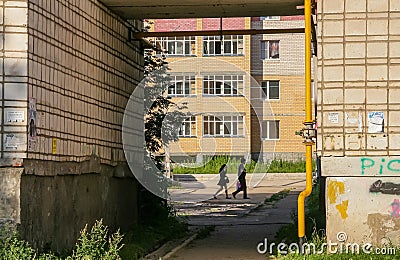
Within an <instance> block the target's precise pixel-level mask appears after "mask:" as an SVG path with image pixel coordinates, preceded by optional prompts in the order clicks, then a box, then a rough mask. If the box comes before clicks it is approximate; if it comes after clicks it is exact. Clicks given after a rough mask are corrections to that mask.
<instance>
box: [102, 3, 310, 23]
mask: <svg viewBox="0 0 400 260" xmlns="http://www.w3.org/2000/svg"><path fill="white" fill-rule="evenodd" d="M101 2H102V3H103V4H104V5H106V6H107V7H108V8H109V9H110V10H112V11H114V12H115V13H117V14H118V15H120V16H121V17H123V18H125V19H144V18H190V17H192V18H197V17H255V16H270V15H280V16H284V15H302V14H303V13H304V11H303V9H302V8H299V7H300V6H302V5H303V1H302V0H245V1H243V0H229V1H227V0H218V1H210V0H187V1H178V0H173V1H163V0H135V1H132V0H101Z"/></svg>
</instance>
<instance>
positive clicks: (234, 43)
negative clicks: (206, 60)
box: [203, 35, 243, 56]
mask: <svg viewBox="0 0 400 260" xmlns="http://www.w3.org/2000/svg"><path fill="white" fill-rule="evenodd" d="M203 55H204V56H216V55H231V56H238V55H243V35H224V36H223V38H222V40H221V39H220V36H205V37H203Z"/></svg>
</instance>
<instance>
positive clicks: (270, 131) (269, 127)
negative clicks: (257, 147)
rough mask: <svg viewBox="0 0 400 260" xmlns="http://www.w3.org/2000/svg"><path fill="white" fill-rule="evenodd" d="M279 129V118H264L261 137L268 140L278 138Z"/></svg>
mask: <svg viewBox="0 0 400 260" xmlns="http://www.w3.org/2000/svg"><path fill="white" fill-rule="evenodd" d="M279 131H280V121H279V120H265V121H263V122H262V131H261V133H262V134H261V137H262V138H263V139H268V140H278V139H279Z"/></svg>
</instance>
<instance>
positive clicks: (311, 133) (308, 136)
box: [297, 0, 316, 246]
mask: <svg viewBox="0 0 400 260" xmlns="http://www.w3.org/2000/svg"><path fill="white" fill-rule="evenodd" d="M311 18H312V17H311V0H304V21H305V74H306V75H305V87H306V111H305V112H306V120H305V121H304V126H305V128H304V129H302V131H301V134H302V136H303V137H304V138H305V140H304V144H305V146H306V189H305V190H303V191H302V192H301V193H300V195H299V197H298V201H297V202H298V203H297V206H298V236H299V242H300V245H301V246H302V245H303V243H304V237H305V214H304V200H305V198H306V197H308V196H309V195H310V194H311V191H312V146H313V145H314V141H313V139H314V138H315V137H316V131H315V129H314V128H313V126H314V121H313V119H312V101H311V26H312V23H311Z"/></svg>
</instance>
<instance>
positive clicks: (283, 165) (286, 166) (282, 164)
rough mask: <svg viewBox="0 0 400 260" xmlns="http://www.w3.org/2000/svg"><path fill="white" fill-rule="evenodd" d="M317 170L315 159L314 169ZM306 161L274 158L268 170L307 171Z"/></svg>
mask: <svg viewBox="0 0 400 260" xmlns="http://www.w3.org/2000/svg"><path fill="white" fill-rule="evenodd" d="M314 170H315V161H313V171H314ZM305 171H306V162H305V161H304V160H298V161H295V162H289V161H284V160H273V161H271V164H270V165H269V168H268V172H271V173H279V172H281V173H294V172H305Z"/></svg>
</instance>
